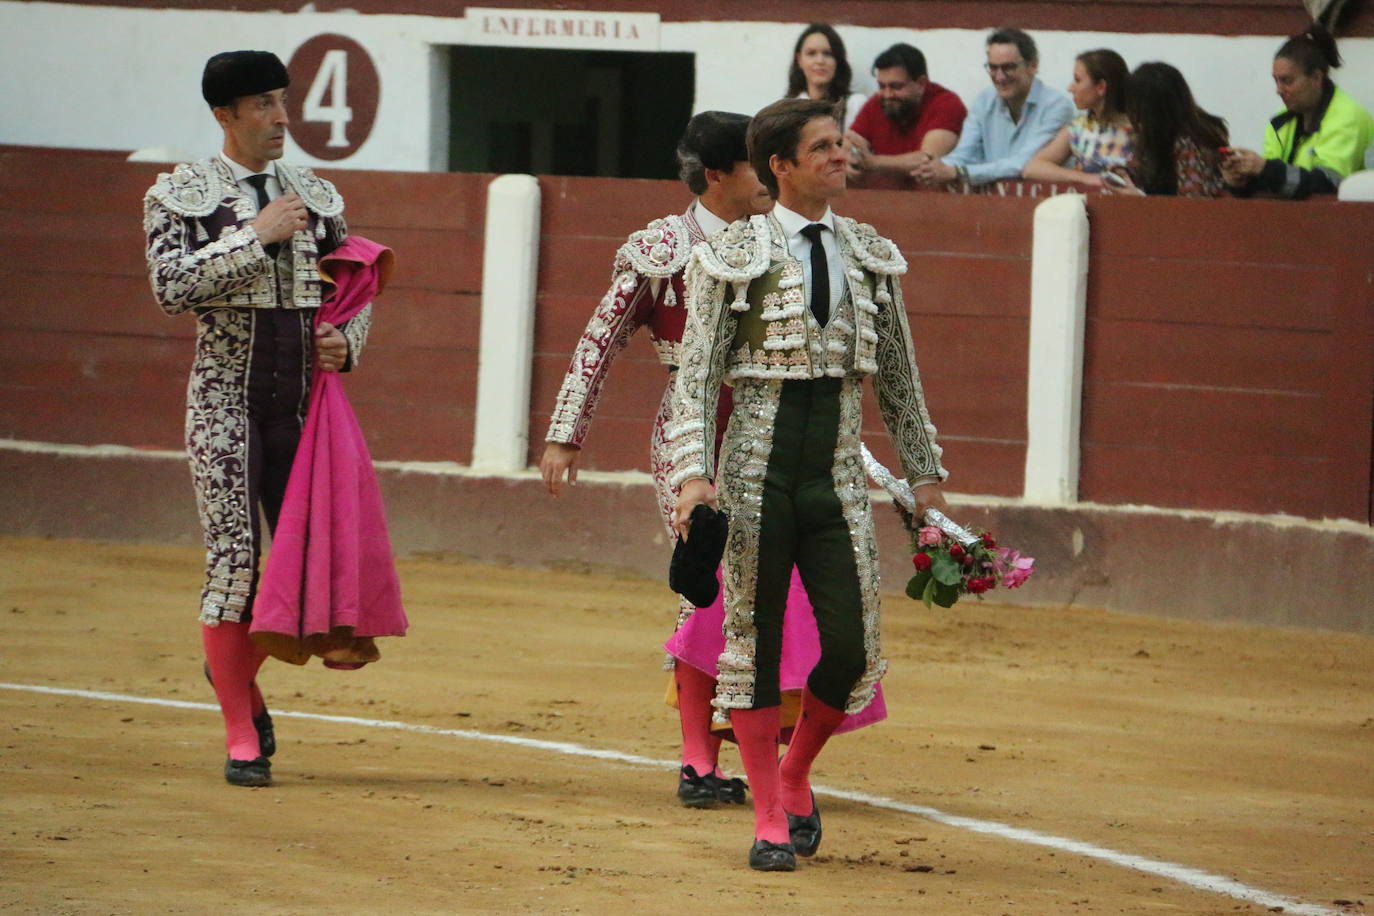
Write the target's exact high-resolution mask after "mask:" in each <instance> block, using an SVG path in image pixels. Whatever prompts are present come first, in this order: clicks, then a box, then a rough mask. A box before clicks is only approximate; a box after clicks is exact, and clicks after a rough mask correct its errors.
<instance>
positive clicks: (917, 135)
mask: <svg viewBox="0 0 1374 916" xmlns="http://www.w3.org/2000/svg"><path fill="white" fill-rule="evenodd" d="M873 72H874V74H875V75H876V76H877V78H878V91H877V92H876V93H875V94H874V95H873V96H872V97H871V98H870V99H869V100H868V101H867V102H865V103H864V106H863V108H862V109H860V110H859V113H858V117H857V118H855V119H854V125H853V127H851V128H850V129H849V132H848V134H846V139H847V140H848V141H849V144H850V158H851V160H852V165H851V169H850V178H851V179H860V180H862V179H864V178H876V179H881V178H887V179H888V181H887V182H881V181H877V182H868V184H869V186H871V187H876V186H878V185H879V184H882V185H884V186H886V185H888V184H896V185H898V186H902V187H906V186H909V185H910V183H911V178H910V175H911V170H912V169H914V168H915V167H916V166H918V165H920V164H921V163H923V162H928V161H929V160H930V159H931V158H932V157H937V156H943V155H945V154H946V153H948V152H949V151H950V150H952V149H954V145H955V144H956V143H958V142H959V132H960V131H961V130H962V129H963V126H964V117H965V116H966V115H967V114H968V111H967V109H965V108H964V103H963V102H962V101H960V100H959V96H957V95H955V94H954V93H953V92H950V91H949V90H948V89H946V88H945V87H943V86H941V85H940V84H939V83H933V82H931V81H930V76H929V74H928V73H927V72H926V58H925V55H924V54H922V53H921V52H920V50H918V49H917V48H914V47H912V46H911V45H909V44H895V45H893V46H892V47H890V48H888V49H887V50H886V51H884V52H883V53H881V54H879V55H878V57H877V59H876V60H874V61H873Z"/></svg>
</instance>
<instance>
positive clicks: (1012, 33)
mask: <svg viewBox="0 0 1374 916" xmlns="http://www.w3.org/2000/svg"><path fill="white" fill-rule="evenodd" d="M987 50H988V62H987V64H986V66H987V71H988V75H989V76H991V77H992V87H991V88H990V89H984V90H983V91H982V92H980V93H979V94H978V98H977V99H975V100H974V102H973V107H972V108H971V109H970V110H969V114H968V118H967V119H965V121H964V132H963V134H962V135H960V137H959V145H958V146H956V147H955V148H954V152H952V153H950V154H949V155H948V156H945V157H944V158H943V159H932V160H930V161H929V162H925V163H921V164H920V165H918V166H916V168H914V169H913V170H912V172H911V174H912V176H913V177H915V178H916V179H917V180H918V181H920V182H921V183H923V184H927V185H942V184H950V183H952V182H956V181H958V182H962V183H963V184H965V185H981V184H987V183H988V182H990V181H997V180H998V179H1003V178H1020V177H1021V169H1022V168H1024V167H1025V165H1026V162H1028V161H1029V160H1030V158H1031V156H1034V155H1035V153H1036V152H1037V151H1038V150H1039V149H1040V148H1041V147H1042V146H1044V145H1045V144H1046V143H1049V142H1050V141H1051V140H1052V139H1054V135H1055V134H1057V133H1058V132H1059V128H1061V127H1063V126H1064V125H1065V124H1068V123H1069V121H1070V120H1072V118H1073V113H1074V109H1073V103H1072V102H1070V101H1069V97H1068V96H1067V95H1065V94H1064V93H1062V92H1059V91H1058V90H1055V89H1051V88H1049V87H1048V86H1046V85H1045V84H1044V83H1042V82H1040V80H1039V79H1037V78H1036V76H1035V73H1036V71H1037V70H1038V69H1039V64H1040V57H1039V52H1037V51H1036V48H1035V41H1034V40H1033V39H1032V38H1031V37H1030V36H1029V35H1027V34H1026V33H1025V32H1023V31H1021V30H1020V29H998V30H997V31H995V32H993V33H992V34H991V35H989V36H988V40H987Z"/></svg>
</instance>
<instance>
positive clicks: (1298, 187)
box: [1222, 23, 1374, 198]
mask: <svg viewBox="0 0 1374 916" xmlns="http://www.w3.org/2000/svg"><path fill="white" fill-rule="evenodd" d="M1340 65H1341V57H1340V54H1339V53H1338V52H1337V51H1336V40H1335V39H1334V38H1332V37H1331V33H1330V32H1328V31H1327V30H1326V29H1325V28H1323V27H1322V26H1321V25H1319V24H1316V23H1314V24H1313V25H1312V26H1310V27H1309V28H1308V29H1307V31H1305V32H1303V33H1302V34H1300V35H1294V36H1293V37H1292V38H1289V39H1288V40H1287V41H1286V42H1284V44H1283V46H1282V47H1281V48H1279V51H1278V54H1276V55H1275V56H1274V85H1275V88H1276V89H1277V91H1278V94H1279V98H1280V99H1282V100H1283V105H1284V110H1283V111H1281V112H1279V114H1278V115H1276V116H1275V117H1274V119H1273V120H1271V121H1270V122H1269V126H1268V127H1267V128H1266V129H1265V132H1264V155H1262V156H1261V155H1260V154H1258V153H1255V152H1253V151H1252V150H1246V149H1236V150H1230V151H1229V152H1228V153H1227V154H1226V155H1225V158H1224V159H1223V161H1222V175H1223V176H1224V178H1225V179H1226V183H1227V185H1229V186H1230V188H1231V190H1232V191H1233V192H1235V193H1236V194H1238V195H1240V196H1248V195H1250V194H1253V193H1256V192H1268V193H1270V194H1274V195H1277V196H1279V197H1290V198H1303V197H1307V196H1308V195H1310V194H1334V193H1336V189H1337V188H1338V187H1339V186H1340V183H1341V181H1342V180H1344V179H1345V178H1347V177H1348V176H1349V175H1350V174H1351V173H1353V172H1358V171H1360V170H1361V169H1363V168H1365V164H1366V163H1365V160H1366V155H1367V153H1368V151H1369V148H1370V142H1371V140H1374V117H1371V116H1370V114H1369V112H1368V111H1366V110H1365V109H1364V107H1363V106H1361V105H1360V103H1359V102H1357V101H1355V100H1354V99H1353V98H1351V97H1350V95H1349V94H1347V93H1346V92H1344V91H1343V90H1342V89H1341V88H1340V87H1339V86H1337V85H1336V84H1335V83H1334V82H1332V81H1331V70H1333V69H1335V68H1336V67H1339V66H1340Z"/></svg>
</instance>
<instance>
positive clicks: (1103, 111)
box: [1021, 48, 1131, 188]
mask: <svg viewBox="0 0 1374 916" xmlns="http://www.w3.org/2000/svg"><path fill="white" fill-rule="evenodd" d="M1129 79H1130V71H1129V70H1127V68H1126V62H1125V61H1124V60H1122V59H1121V55H1120V54H1118V53H1116V52H1115V51H1112V50H1110V49H1109V48H1099V49H1098V50H1096V51H1084V52H1083V53H1082V54H1080V55H1078V57H1077V58H1075V60H1074V62H1073V82H1071V83H1070V84H1069V94H1070V95H1072V96H1073V104H1074V107H1075V108H1078V109H1079V110H1081V111H1082V112H1083V113H1082V114H1080V115H1079V116H1078V117H1076V118H1074V119H1073V120H1072V121H1070V122H1069V123H1068V124H1066V125H1064V126H1063V127H1061V128H1060V129H1059V133H1057V134H1056V135H1055V137H1054V139H1053V140H1051V141H1050V142H1049V143H1046V144H1045V146H1044V147H1043V148H1042V149H1041V150H1040V151H1039V152H1038V153H1036V154H1035V155H1034V156H1032V157H1031V158H1030V161H1029V162H1027V163H1026V167H1025V168H1024V169H1022V170H1021V177H1022V178H1029V179H1032V180H1034V181H1059V182H1070V183H1072V184H1076V185H1080V186H1082V187H1085V188H1100V187H1102V186H1103V181H1102V176H1103V174H1104V173H1106V172H1108V171H1110V170H1112V169H1115V168H1120V167H1122V166H1124V165H1125V164H1126V162H1127V160H1128V159H1129V158H1130V155H1131V125H1130V122H1129V121H1127V120H1126V96H1127V82H1128V81H1129Z"/></svg>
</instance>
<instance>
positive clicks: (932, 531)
mask: <svg viewBox="0 0 1374 916" xmlns="http://www.w3.org/2000/svg"><path fill="white" fill-rule="evenodd" d="M944 539H945V533H944V532H943V531H941V530H940V529H939V528H936V527H935V526H934V525H926V526H925V527H924V528H922V529H921V530H920V531H918V532H917V533H916V543H917V545H919V546H921V547H938V546H939V544H940V542H941V541H943V540H944Z"/></svg>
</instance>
